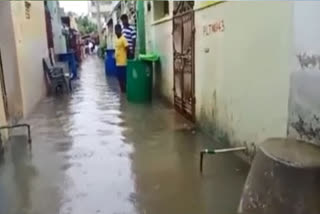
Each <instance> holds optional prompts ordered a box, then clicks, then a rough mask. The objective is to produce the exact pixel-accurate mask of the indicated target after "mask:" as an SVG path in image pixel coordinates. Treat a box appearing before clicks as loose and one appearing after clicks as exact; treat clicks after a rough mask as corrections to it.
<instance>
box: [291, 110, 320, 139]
mask: <svg viewBox="0 0 320 214" xmlns="http://www.w3.org/2000/svg"><path fill="white" fill-rule="evenodd" d="M313 121H314V122H316V123H319V121H320V119H319V117H318V116H317V115H313V118H312V120H311V121H310V122H309V123H307V122H305V121H304V120H303V119H302V117H301V116H300V115H298V121H297V122H293V123H291V127H293V128H294V129H295V130H296V131H297V132H298V134H299V137H300V138H305V139H307V140H309V141H312V140H320V128H319V127H317V128H315V127H313V125H312V124H314V123H313Z"/></svg>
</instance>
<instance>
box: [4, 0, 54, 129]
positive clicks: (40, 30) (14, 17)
mask: <svg viewBox="0 0 320 214" xmlns="http://www.w3.org/2000/svg"><path fill="white" fill-rule="evenodd" d="M0 17H1V19H0V28H1V29H5V30H4V31H2V30H1V32H0V35H1V36H0V50H1V59H2V60H1V64H2V66H1V69H0V70H2V72H1V74H0V79H1V81H0V84H1V93H2V95H3V96H1V98H2V100H1V99H0V100H1V102H0V120H1V121H0V123H1V124H0V125H3V124H6V123H16V122H17V121H18V120H20V119H22V118H23V117H26V116H28V114H29V113H30V112H31V111H33V109H34V108H35V107H36V105H37V103H38V102H39V101H40V99H41V98H42V97H43V96H44V95H45V94H46V86H45V81H44V80H45V79H44V72H43V67H42V58H45V57H48V48H47V36H46V27H45V12H44V3H43V2H28V1H11V2H10V1H4V2H0ZM4 94H5V96H4ZM2 104H3V105H2ZM2 109H4V110H2ZM3 112H5V115H6V117H5V118H4V117H3V116H2V115H3Z"/></svg>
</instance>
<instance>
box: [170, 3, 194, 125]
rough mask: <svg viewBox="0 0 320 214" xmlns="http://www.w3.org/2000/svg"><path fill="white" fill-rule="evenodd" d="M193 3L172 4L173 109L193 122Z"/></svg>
mask: <svg viewBox="0 0 320 214" xmlns="http://www.w3.org/2000/svg"><path fill="white" fill-rule="evenodd" d="M193 4H194V2H193V1H176V2H174V8H175V9H174V12H173V15H174V17H173V71H174V86H173V90H174V106H175V109H176V110H177V111H178V112H180V113H181V114H182V115H183V116H185V117H186V118H187V119H189V120H191V121H193V122H194V121H195V81H194V80H195V75H194V33H195V28H194V12H193Z"/></svg>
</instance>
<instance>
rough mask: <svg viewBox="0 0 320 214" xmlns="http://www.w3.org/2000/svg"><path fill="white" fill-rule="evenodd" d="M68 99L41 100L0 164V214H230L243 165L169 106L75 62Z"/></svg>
mask: <svg viewBox="0 0 320 214" xmlns="http://www.w3.org/2000/svg"><path fill="white" fill-rule="evenodd" d="M80 76H81V77H80V79H79V80H77V83H76V84H77V86H76V87H75V90H74V92H73V94H72V95H70V96H60V97H51V98H50V97H49V98H45V99H43V100H42V101H41V102H40V104H39V106H38V107H37V108H36V110H35V111H34V113H32V114H31V115H30V116H29V117H28V118H27V119H26V122H28V123H30V124H31V126H32V137H33V144H32V149H31V150H29V149H28V147H27V145H26V142H25V141H26V139H25V137H24V136H22V135H21V136H20V135H15V136H14V137H12V138H11V139H10V142H9V143H7V145H6V147H7V148H6V152H5V154H4V156H3V157H2V158H1V160H0V214H94V213H101V214H102V213H106V214H138V213H139V214H206V213H210V214H212V213H216V214H233V213H234V214H235V213H236V209H237V206H238V203H239V199H240V194H241V191H242V187H243V184H244V181H245V178H246V175H247V172H248V166H247V165H246V164H245V163H243V162H242V161H240V160H239V159H238V158H237V157H236V156H234V155H230V154H227V155H216V156H208V157H206V158H205V165H204V174H203V175H200V173H199V151H200V150H201V149H203V148H211V147H213V146H221V145H216V144H214V143H213V142H212V141H211V140H210V139H209V138H207V137H206V136H204V135H203V134H201V133H200V132H194V131H191V130H189V129H188V127H189V124H188V122H187V121H185V120H184V119H183V118H182V117H181V116H180V115H178V114H177V113H176V112H175V111H174V110H173V109H172V108H171V107H169V106H167V105H165V104H163V103H162V102H160V101H158V100H154V102H153V103H152V104H148V105H137V104H130V103H128V102H127V101H126V99H125V97H124V96H123V95H121V94H120V93H119V89H118V84H117V81H116V80H115V79H112V78H106V77H105V75H104V69H103V64H102V62H101V61H100V60H99V59H98V58H96V57H89V58H87V59H86V61H85V62H84V63H83V64H82V66H81V69H80Z"/></svg>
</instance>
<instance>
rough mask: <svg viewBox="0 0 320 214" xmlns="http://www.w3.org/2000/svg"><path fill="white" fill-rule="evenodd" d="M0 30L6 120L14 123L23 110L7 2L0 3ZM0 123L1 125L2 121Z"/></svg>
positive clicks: (9, 10) (10, 15)
mask: <svg viewBox="0 0 320 214" xmlns="http://www.w3.org/2000/svg"><path fill="white" fill-rule="evenodd" d="M0 29H1V30H0V51H1V57H2V65H3V73H4V79H5V87H6V92H7V100H8V108H9V118H8V119H9V120H11V121H16V120H19V119H20V118H21V117H22V113H23V108H22V97H21V88H20V79H19V72H18V64H17V63H18V62H17V52H16V44H15V37H14V30H13V22H12V14H11V7H10V2H9V1H1V2H0ZM1 98H2V97H1ZM1 102H2V101H1ZM0 106H2V104H0ZM1 123H2V125H3V121H2V120H1Z"/></svg>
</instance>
